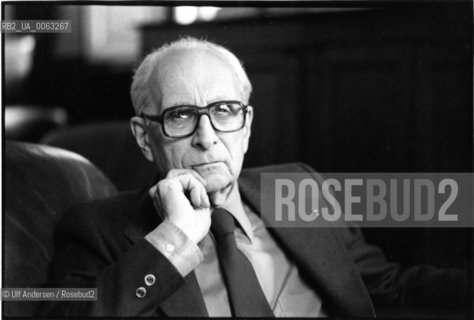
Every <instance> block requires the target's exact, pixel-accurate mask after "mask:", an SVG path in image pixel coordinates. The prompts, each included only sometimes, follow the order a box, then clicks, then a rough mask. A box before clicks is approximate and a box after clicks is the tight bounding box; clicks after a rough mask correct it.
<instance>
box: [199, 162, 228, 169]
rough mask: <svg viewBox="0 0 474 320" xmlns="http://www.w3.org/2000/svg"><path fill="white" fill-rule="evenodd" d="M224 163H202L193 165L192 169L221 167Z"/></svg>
mask: <svg viewBox="0 0 474 320" xmlns="http://www.w3.org/2000/svg"><path fill="white" fill-rule="evenodd" d="M222 163H223V161H212V162H202V163H198V164H193V165H191V168H193V169H198V168H203V167H206V166H214V165H219V164H222Z"/></svg>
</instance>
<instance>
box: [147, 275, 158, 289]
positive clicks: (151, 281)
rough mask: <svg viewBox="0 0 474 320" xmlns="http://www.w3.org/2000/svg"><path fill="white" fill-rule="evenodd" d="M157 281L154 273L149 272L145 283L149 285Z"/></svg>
mask: <svg viewBox="0 0 474 320" xmlns="http://www.w3.org/2000/svg"><path fill="white" fill-rule="evenodd" d="M155 281H156V278H155V276H154V275H152V274H147V275H146V276H145V284H146V285H147V286H152V285H154V284H155Z"/></svg>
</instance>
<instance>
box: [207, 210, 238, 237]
mask: <svg viewBox="0 0 474 320" xmlns="http://www.w3.org/2000/svg"><path fill="white" fill-rule="evenodd" d="M234 229H235V223H234V217H233V216H232V214H231V213H230V212H229V211H227V210H225V209H216V210H214V212H213V213H212V215H211V231H212V234H213V235H214V237H216V238H220V237H222V236H224V235H226V234H229V233H233V232H234Z"/></svg>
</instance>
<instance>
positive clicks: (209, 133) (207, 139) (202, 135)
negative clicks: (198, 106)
mask: <svg viewBox="0 0 474 320" xmlns="http://www.w3.org/2000/svg"><path fill="white" fill-rule="evenodd" d="M217 140H218V137H217V134H216V131H215V130H214V128H213V127H212V124H211V119H209V117H208V116H207V115H202V116H201V117H200V119H199V123H198V127H197V128H196V132H195V133H194V135H193V139H192V144H193V146H195V147H198V148H200V149H204V150H207V149H209V148H211V147H212V146H213V145H215V144H216V143H217Z"/></svg>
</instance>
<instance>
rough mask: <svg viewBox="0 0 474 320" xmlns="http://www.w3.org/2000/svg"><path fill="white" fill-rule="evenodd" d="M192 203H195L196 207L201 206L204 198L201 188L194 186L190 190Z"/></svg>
mask: <svg viewBox="0 0 474 320" xmlns="http://www.w3.org/2000/svg"><path fill="white" fill-rule="evenodd" d="M190 197H191V203H193V204H194V205H195V206H196V207H200V206H201V205H202V198H201V192H200V190H199V188H193V189H192V190H191V192H190Z"/></svg>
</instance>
